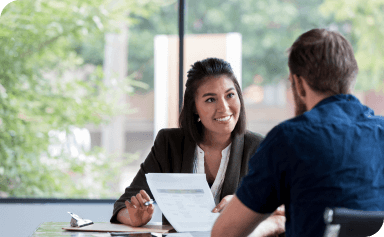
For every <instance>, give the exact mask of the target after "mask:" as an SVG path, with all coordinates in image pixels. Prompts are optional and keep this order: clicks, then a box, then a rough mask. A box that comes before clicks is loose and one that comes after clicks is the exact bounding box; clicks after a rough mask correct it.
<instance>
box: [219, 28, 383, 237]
mask: <svg viewBox="0 0 384 237" xmlns="http://www.w3.org/2000/svg"><path fill="white" fill-rule="evenodd" d="M288 66H289V70H290V75H289V80H290V82H291V86H292V92H293V95H294V101H295V109H296V110H295V112H296V117H295V118H293V119H290V120H287V121H285V122H283V123H281V124H279V125H278V126H276V127H275V128H273V129H272V130H271V131H270V132H269V133H268V135H267V137H266V138H265V140H264V141H263V142H262V143H261V145H260V147H259V148H258V150H257V152H256V154H255V155H254V156H253V157H252V158H251V160H250V162H249V169H250V170H249V173H248V175H247V176H245V177H244V178H243V180H242V183H241V185H240V187H239V189H238V190H237V192H236V196H235V197H234V198H233V199H232V201H231V202H230V203H229V204H228V205H227V207H226V208H225V209H224V210H223V212H222V214H221V215H220V217H219V218H218V220H217V221H216V223H215V225H214V227H213V230H212V236H247V235H248V234H249V233H251V232H252V231H253V230H254V228H255V227H257V226H258V225H259V223H260V222H261V221H262V220H264V219H265V218H266V217H268V216H269V213H271V212H273V211H274V210H275V209H276V208H277V207H278V206H280V205H281V204H284V205H285V216H286V223H285V228H286V236H300V237H301V236H311V237H316V236H319V237H320V236H323V234H324V230H325V224H324V220H323V213H324V210H325V208H326V207H330V208H333V207H345V208H349V209H356V210H365V211H384V120H383V118H382V117H380V116H375V115H374V112H373V111H372V110H371V109H370V108H368V107H366V106H364V105H362V104H361V103H360V102H359V100H358V99H357V98H356V97H354V96H353V95H351V94H350V93H351V91H352V89H353V87H354V84H355V80H356V75H357V72H358V66H357V63H356V60H355V57H354V54H353V49H352V46H351V44H350V43H349V42H348V41H347V40H346V39H345V38H344V37H343V36H342V35H341V34H339V33H337V32H332V31H328V30H325V29H313V30H310V31H308V32H306V33H304V34H303V35H301V36H300V37H299V38H298V39H297V40H296V41H295V42H294V44H293V45H292V47H291V48H290V49H289V59H288ZM256 230H257V229H256Z"/></svg>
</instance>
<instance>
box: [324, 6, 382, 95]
mask: <svg viewBox="0 0 384 237" xmlns="http://www.w3.org/2000/svg"><path fill="white" fill-rule="evenodd" d="M320 10H321V12H322V13H323V14H324V15H326V16H332V17H334V19H335V21H336V22H338V23H339V25H341V26H342V27H339V28H336V29H337V30H339V31H344V32H345V34H346V35H347V36H348V37H349V39H351V41H352V43H353V46H354V50H355V56H356V60H357V63H358V65H359V74H358V79H357V85H356V88H357V89H360V90H369V89H373V88H375V89H379V88H381V89H382V88H383V78H384V43H383V42H384V15H383V12H384V1H383V0H364V1H363V0H354V1H348V0H340V1H339V0H337V1H336V0H325V1H324V3H323V4H322V5H321V7H320Z"/></svg>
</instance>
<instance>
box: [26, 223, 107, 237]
mask: <svg viewBox="0 0 384 237" xmlns="http://www.w3.org/2000/svg"><path fill="white" fill-rule="evenodd" d="M68 225H69V222H44V223H42V224H40V225H39V227H38V228H37V229H36V231H35V233H33V235H32V236H38V237H53V236H74V237H75V236H76V237H80V236H81V237H88V236H98V237H102V236H111V235H110V234H109V233H105V232H104V233H102V232H81V231H65V230H63V229H62V228H63V227H68Z"/></svg>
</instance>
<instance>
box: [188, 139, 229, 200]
mask: <svg viewBox="0 0 384 237" xmlns="http://www.w3.org/2000/svg"><path fill="white" fill-rule="evenodd" d="M231 145H232V143H231V144H229V145H228V146H227V147H226V148H224V150H222V151H221V161H220V167H219V171H218V172H217V175H216V179H215V181H214V182H213V184H212V187H211V192H212V195H213V199H214V200H215V204H216V205H217V204H219V202H220V195H221V190H222V188H223V183H224V178H225V173H226V171H227V166H228V161H229V155H230V153H231ZM193 173H196V174H205V168H204V151H203V149H201V148H200V147H199V146H198V145H196V151H195V159H194V162H193Z"/></svg>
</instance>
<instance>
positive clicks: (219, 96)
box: [195, 75, 241, 135]
mask: <svg viewBox="0 0 384 237" xmlns="http://www.w3.org/2000/svg"><path fill="white" fill-rule="evenodd" d="M195 104H196V110H197V114H198V115H199V117H200V119H201V123H202V124H203V125H204V128H205V133H212V135H228V134H230V133H231V132H232V131H233V129H234V128H235V126H236V124H237V121H238V120H239V115H240V108H241V104H240V99H239V96H238V94H237V91H236V88H235V85H234V84H233V82H232V80H231V79H229V78H228V77H227V76H226V75H222V76H218V77H208V78H206V79H205V80H204V81H203V83H202V84H201V85H200V86H199V88H198V89H197V92H196V95H195ZM205 135H207V134H205Z"/></svg>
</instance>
